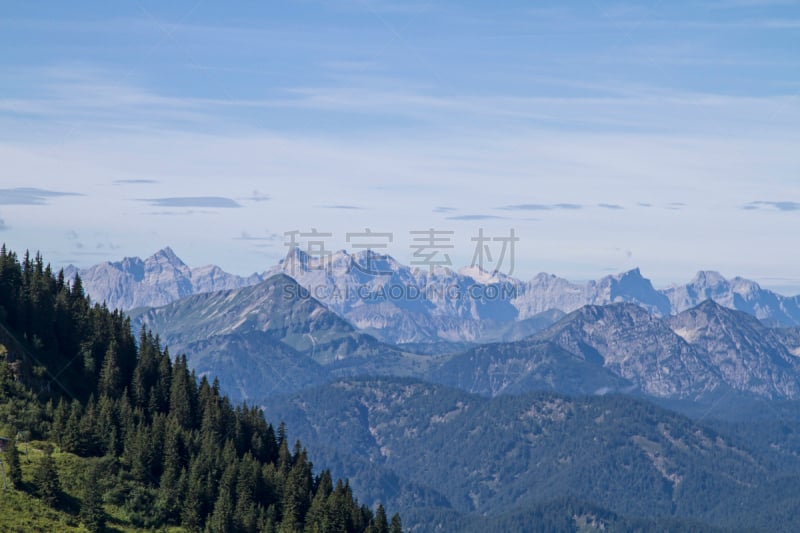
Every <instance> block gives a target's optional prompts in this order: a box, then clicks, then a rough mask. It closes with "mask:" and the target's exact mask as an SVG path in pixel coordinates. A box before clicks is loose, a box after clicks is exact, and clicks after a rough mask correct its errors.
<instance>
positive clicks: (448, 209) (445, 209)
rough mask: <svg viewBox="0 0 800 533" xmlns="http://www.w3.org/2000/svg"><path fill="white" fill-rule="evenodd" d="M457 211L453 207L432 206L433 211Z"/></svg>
mask: <svg viewBox="0 0 800 533" xmlns="http://www.w3.org/2000/svg"><path fill="white" fill-rule="evenodd" d="M454 211H458V209H456V208H455V207H447V206H438V207H434V208H433V212H434V213H452V212H454Z"/></svg>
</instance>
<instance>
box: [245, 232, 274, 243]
mask: <svg viewBox="0 0 800 533" xmlns="http://www.w3.org/2000/svg"><path fill="white" fill-rule="evenodd" d="M234 240H237V241H268V242H275V241H280V240H281V236H280V235H278V234H277V233H270V234H268V235H266V236H263V237H262V236H258V235H251V234H250V233H248V232H246V231H243V232H241V233H240V234H239V236H238V237H234Z"/></svg>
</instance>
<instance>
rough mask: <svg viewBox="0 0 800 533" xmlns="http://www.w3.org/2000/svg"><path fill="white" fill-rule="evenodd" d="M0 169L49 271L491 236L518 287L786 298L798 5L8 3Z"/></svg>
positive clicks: (798, 128) (17, 218) (789, 0)
mask: <svg viewBox="0 0 800 533" xmlns="http://www.w3.org/2000/svg"><path fill="white" fill-rule="evenodd" d="M0 163H1V166H0V241H3V242H5V243H6V244H7V246H9V247H11V248H12V249H14V250H18V251H20V250H24V249H30V250H32V251H33V250H39V251H41V252H42V254H43V255H44V256H45V258H46V259H47V260H48V261H49V262H51V263H52V264H53V265H54V266H57V267H58V266H65V265H67V264H70V263H72V264H75V265H78V266H89V265H92V264H95V263H98V262H101V261H106V260H119V259H121V258H122V257H124V256H140V257H145V256H148V255H151V254H152V253H154V252H155V251H156V250H158V249H160V248H163V247H165V246H171V247H172V248H173V249H174V250H175V252H176V253H177V254H178V255H179V256H180V257H181V258H182V259H184V261H186V262H187V263H188V264H189V265H192V266H200V265H205V264H210V263H213V264H218V265H219V266H221V267H222V268H224V269H225V270H227V271H229V272H234V273H237V274H249V273H252V272H261V271H263V270H265V269H266V268H268V267H269V266H271V265H274V264H275V263H276V262H277V261H278V260H279V259H280V258H282V257H283V256H284V255H285V254H286V251H287V243H289V242H290V236H289V235H288V234H289V233H291V232H300V233H296V234H295V236H296V241H297V242H298V244H300V245H301V247H306V246H310V245H312V244H313V243H312V241H313V242H322V244H323V246H324V247H325V249H331V250H336V249H340V248H348V249H353V248H354V247H357V246H358V245H365V242H366V241H365V239H364V238H363V237H361V238H360V239H361V240H359V238H357V237H356V236H353V235H352V234H354V233H359V232H360V233H365V232H366V231H367V229H369V231H371V232H373V233H384V234H391V242H389V238H388V237H384V238H382V239H381V240H377V241H374V242H371V243H370V245H373V246H374V247H376V248H378V247H379V245H385V246H386V248H382V250H384V251H386V252H388V253H391V254H392V255H393V256H395V257H396V258H397V259H398V260H399V261H400V262H403V263H406V264H408V263H412V262H413V261H414V259H415V257H417V258H419V257H424V256H425V254H429V253H431V251H432V250H433V249H430V248H428V249H423V248H422V246H423V245H424V244H425V243H424V242H423V241H419V240H415V239H422V238H427V237H426V235H425V234H420V233H411V232H415V231H430V230H434V231H436V232H437V233H436V236H437V238H439V239H441V240H440V241H436V242H437V243H438V244H441V245H443V246H449V248H439V249H436V250H435V251H436V253H437V255H436V257H437V258H439V259H442V260H449V261H450V262H451V263H452V265H453V266H454V267H460V266H465V265H469V264H470V263H471V262H472V261H473V259H474V257H475V251H476V247H477V246H478V243H479V242H481V243H483V241H478V240H474V239H477V238H478V235H479V233H480V232H483V233H482V234H483V235H484V237H486V238H488V239H491V240H487V241H486V242H485V244H486V246H488V247H489V248H488V249H489V251H490V252H491V253H492V254H493V255H492V257H493V260H494V261H495V262H497V259H498V257H499V252H500V244H501V243H502V242H503V241H502V240H501V239H503V238H506V237H509V236H510V235H511V232H512V231H513V232H514V235H515V236H516V237H518V239H519V240H518V241H516V242H515V256H514V257H515V260H514V262H513V265H512V264H509V263H510V262H509V260H508V257H506V262H505V264H504V265H502V266H500V267H499V268H500V270H503V271H505V272H508V271H509V270H510V269H511V268H512V267H513V272H512V274H513V275H514V276H515V277H519V278H522V279H528V278H531V277H533V276H534V275H535V274H536V273H538V272H543V271H544V272H550V273H554V274H558V275H560V276H563V277H566V278H569V279H573V280H586V279H596V278H598V277H600V276H604V275H607V274H610V273H616V272H621V271H625V270H629V269H632V268H635V267H640V268H641V271H642V273H643V274H644V275H645V276H646V277H648V278H650V279H651V280H652V281H653V282H654V284H655V285H656V286H667V285H669V284H672V283H684V282H686V281H688V280H689V279H691V278H692V277H693V276H694V274H695V272H697V271H698V270H717V271H720V272H721V273H722V274H723V275H726V276H729V277H732V276H735V275H740V276H744V277H748V278H750V279H754V280H756V281H758V282H760V283H761V284H762V285H763V286H765V287H770V288H773V289H775V290H778V291H780V292H783V293H788V294H797V293H800V272H799V271H798V270H797V266H796V265H797V264H798V263H800V231H798V229H799V228H800V0H798V1H795V0H695V1H690V2H689V1H680V0H678V1H672V2H665V1H647V2H634V1H620V2H616V1H614V2H609V1H604V0H589V1H575V2H555V1H553V2H535V1H525V2H521V1H519V2H518V1H508V2H502V3H499V2H451V1H436V0H405V1H400V0H338V1H322V0H297V1H295V0H287V1H283V2H256V1H239V2H224V3H223V2H211V1H208V0H206V1H203V0H200V1H195V0H192V1H185V2H184V1H171V2H162V1H152V0H134V1H124V0H122V1H119V2H100V1H97V2H95V1H76V2H57V1H50V2H48V1H42V2H27V1H16V0H5V1H4V2H3V6H2V9H0ZM314 231H316V232H317V233H321V234H326V235H324V236H318V237H307V236H305V237H303V236H302V234H308V233H312V232H314ZM438 232H449V233H438ZM327 234H329V235H327ZM348 234H351V235H350V236H351V237H352V238H351V239H350V240H349V242H348ZM371 239H372V238H371ZM420 243H422V244H420ZM415 246H417V247H416V248H415ZM415 254H417V255H416V256H415ZM445 254H447V255H446V257H445ZM487 259H488V256H487ZM484 266H485V267H488V268H489V269H491V268H492V266H493V265H492V264H491V263H488V262H487V264H485V265H484ZM494 266H497V265H494Z"/></svg>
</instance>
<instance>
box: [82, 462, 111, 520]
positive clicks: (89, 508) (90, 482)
mask: <svg viewBox="0 0 800 533" xmlns="http://www.w3.org/2000/svg"><path fill="white" fill-rule="evenodd" d="M99 482H100V472H99V467H98V466H94V467H92V468H90V469H89V473H88V475H87V477H86V484H85V486H84V495H83V501H82V502H81V512H80V518H81V522H83V525H84V526H85V527H86V529H88V530H89V531H91V532H92V533H95V532H98V531H103V530H104V529H105V524H106V513H105V511H104V510H103V494H102V492H101V490H100V485H99Z"/></svg>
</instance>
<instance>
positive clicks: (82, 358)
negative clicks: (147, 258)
mask: <svg viewBox="0 0 800 533" xmlns="http://www.w3.org/2000/svg"><path fill="white" fill-rule="evenodd" d="M0 436H2V437H4V438H5V439H6V440H4V441H3V443H4V444H5V448H6V451H5V454H4V455H5V460H4V471H5V473H6V476H5V477H6V481H7V484H8V485H9V490H11V491H12V493H13V494H14V495H15V496H14V497H15V498H17V499H16V500H14V499H13V498H12V499H11V501H15V502H16V501H19V502H24V505H22V504H20V505H21V507H19V508H20V509H22V508H28V507H30V509H34V511H30V512H31V513H39V512H40V511H35V509H38V507H36V506H38V505H44V506H46V507H47V508H49V509H53V510H54V512H56V511H57V512H58V513H63V514H65V515H66V516H67V520H68V522H69V523H72V524H77V523H78V522H79V523H81V524H83V526H84V527H85V528H86V529H88V530H90V531H104V530H106V529H111V530H119V529H123V530H130V528H134V529H136V528H139V529H142V528H146V529H167V528H171V529H174V530H188V531H212V532H227V531H231V532H255V531H267V532H272V531H275V532H296V531H297V532H305V531H307V532H323V531H325V532H327V531H330V532H339V531H345V532H374V533H379V532H380V533H388V532H390V531H391V532H392V533H396V532H399V531H401V530H402V527H401V522H400V517H399V516H398V515H394V516H393V517H392V518H391V519H389V518H388V517H387V514H386V511H385V510H384V508H383V507H382V506H377V508H376V509H375V510H374V511H373V510H372V509H370V508H369V507H367V506H366V505H362V504H359V502H358V500H357V499H356V498H355V496H354V494H353V493H352V491H351V489H350V486H349V484H348V482H347V481H342V480H334V479H332V477H331V474H330V472H329V471H328V470H322V471H319V472H318V473H315V472H314V468H313V465H312V463H311V461H310V460H309V459H308V453H307V451H306V450H305V449H304V448H303V446H302V445H301V444H300V442H294V444H291V443H290V438H289V436H288V434H287V428H286V427H285V426H284V425H283V424H280V425H279V426H278V428H277V430H276V429H275V428H274V427H273V425H271V424H270V423H268V422H267V421H266V419H265V417H264V414H263V413H262V411H261V410H260V409H259V408H256V407H253V406H248V405H246V404H243V405H233V404H232V403H231V401H230V400H229V399H228V398H227V397H226V396H225V395H224V394H223V392H222V391H221V390H220V387H219V384H218V382H217V381H216V379H214V380H213V381H209V379H208V378H207V377H206V376H200V377H198V376H196V375H195V374H194V372H192V371H190V369H189V368H188V366H187V362H186V358H185V357H184V356H182V355H181V356H177V357H173V356H172V354H170V353H169V350H168V349H167V348H166V347H163V346H162V345H161V343H160V341H159V338H158V337H156V336H153V335H152V334H151V333H150V332H148V331H146V330H144V329H143V330H142V331H141V332H139V333H138V336H137V335H135V334H134V333H133V332H132V331H131V326H130V322H129V320H128V318H127V317H126V316H125V315H123V314H122V313H119V312H116V311H114V312H112V311H110V310H109V309H108V308H107V307H105V305H101V304H97V303H94V304H93V303H92V302H91V301H90V299H89V298H88V297H86V296H85V294H84V292H83V289H82V286H81V280H80V278H79V277H77V276H76V277H75V279H74V280H65V279H64V274H63V272H58V273H57V274H56V273H54V272H53V271H52V269H51V268H50V266H49V265H45V263H44V261H43V259H42V257H41V256H40V255H38V254H37V255H36V256H35V257H33V258H31V257H30V256H29V254H27V253H26V254H25V255H24V257H23V258H22V259H21V260H20V259H19V258H18V256H17V255H16V254H15V253H14V252H11V251H8V250H6V248H5V246H3V247H2V249H0ZM23 442H24V444H25V450H26V451H27V450H28V447H29V446H30V447H31V448H33V450H34V453H32V454H28V453H25V454H23V453H22V451H21V450H22V449H23ZM56 458H57V459H58V460H56ZM68 487H69V488H71V489H70V490H67V489H66V488H68ZM21 495H30V496H31V497H34V498H36V500H37V502H36V503H31V502H28V501H27V500H21V499H20V498H22V496H21ZM6 500H8V498H6ZM25 506H28V507H25ZM4 511H5V512H6V513H7V512H8V510H7V508H6V509H4ZM16 512H19V513H20V514H23V513H24V512H23V511H16ZM112 515H113V516H112ZM17 518H18V519H19V520H20V522H19V524H24V523H27V522H25V520H27V519H29V518H30V517H25V516H19V517H17ZM14 527H19V528H20V530H25V529H24V527H25V526H20V525H17V526H14ZM31 527H32V528H33V527H34V526H31ZM39 527H40V528H44V529H46V526H39Z"/></svg>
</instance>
